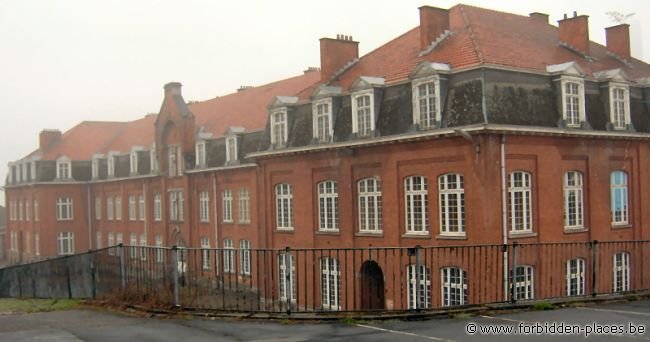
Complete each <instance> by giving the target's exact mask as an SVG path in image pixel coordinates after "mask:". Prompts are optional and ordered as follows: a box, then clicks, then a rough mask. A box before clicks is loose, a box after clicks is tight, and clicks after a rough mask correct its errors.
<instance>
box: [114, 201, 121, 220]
mask: <svg viewBox="0 0 650 342" xmlns="http://www.w3.org/2000/svg"><path fill="white" fill-rule="evenodd" d="M115 219H116V220H118V221H119V220H121V219H122V197H120V196H116V197H115Z"/></svg>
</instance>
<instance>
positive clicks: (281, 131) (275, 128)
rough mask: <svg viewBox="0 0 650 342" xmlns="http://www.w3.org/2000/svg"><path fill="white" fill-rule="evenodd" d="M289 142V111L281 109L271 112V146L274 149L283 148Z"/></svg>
mask: <svg viewBox="0 0 650 342" xmlns="http://www.w3.org/2000/svg"><path fill="white" fill-rule="evenodd" d="M287 140H288V137H287V109H286V108H280V109H277V110H275V111H273V112H271V144H272V145H273V147H274V148H283V147H285V146H286V144H287Z"/></svg>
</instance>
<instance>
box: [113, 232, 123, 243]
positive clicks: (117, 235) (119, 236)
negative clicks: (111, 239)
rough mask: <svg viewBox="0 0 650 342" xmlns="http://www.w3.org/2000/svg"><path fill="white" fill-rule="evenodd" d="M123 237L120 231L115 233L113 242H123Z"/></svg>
mask: <svg viewBox="0 0 650 342" xmlns="http://www.w3.org/2000/svg"><path fill="white" fill-rule="evenodd" d="M123 237H124V235H122V233H115V244H116V245H119V244H121V243H122V242H124V239H123Z"/></svg>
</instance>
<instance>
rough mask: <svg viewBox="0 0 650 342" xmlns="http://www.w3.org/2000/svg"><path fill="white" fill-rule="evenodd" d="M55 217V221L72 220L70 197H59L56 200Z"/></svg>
mask: <svg viewBox="0 0 650 342" xmlns="http://www.w3.org/2000/svg"><path fill="white" fill-rule="evenodd" d="M56 219H57V221H68V220H72V198H70V197H59V198H58V199H57V200H56Z"/></svg>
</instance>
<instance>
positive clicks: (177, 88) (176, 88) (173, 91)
mask: <svg viewBox="0 0 650 342" xmlns="http://www.w3.org/2000/svg"><path fill="white" fill-rule="evenodd" d="M182 86H183V85H182V84H180V82H169V83H167V84H165V87H164V88H165V95H167V94H169V95H181V87H182Z"/></svg>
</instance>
